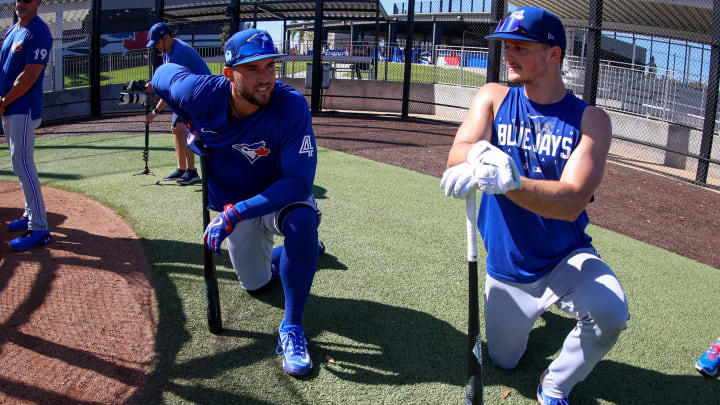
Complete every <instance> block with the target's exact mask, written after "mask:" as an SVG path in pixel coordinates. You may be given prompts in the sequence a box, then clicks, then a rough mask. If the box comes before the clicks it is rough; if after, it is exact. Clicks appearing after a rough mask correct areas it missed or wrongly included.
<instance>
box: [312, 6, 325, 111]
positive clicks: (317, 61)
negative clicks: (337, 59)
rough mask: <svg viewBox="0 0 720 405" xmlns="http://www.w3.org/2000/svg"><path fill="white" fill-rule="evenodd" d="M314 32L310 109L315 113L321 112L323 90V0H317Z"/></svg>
mask: <svg viewBox="0 0 720 405" xmlns="http://www.w3.org/2000/svg"><path fill="white" fill-rule="evenodd" d="M313 32H314V34H313V35H314V36H313V70H312V95H311V96H310V111H311V112H312V113H313V114H314V113H318V112H320V92H321V91H322V87H321V86H322V76H323V70H322V32H323V0H315V28H314V31H313Z"/></svg>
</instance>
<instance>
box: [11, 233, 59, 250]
mask: <svg viewBox="0 0 720 405" xmlns="http://www.w3.org/2000/svg"><path fill="white" fill-rule="evenodd" d="M50 240H51V237H50V231H27V232H25V233H24V234H23V235H22V236H20V237H17V238H15V239H13V240H11V241H10V247H11V248H12V249H13V250H19V251H22V250H28V249H30V248H34V247H35V246H40V245H44V244H46V243H49V242H50Z"/></svg>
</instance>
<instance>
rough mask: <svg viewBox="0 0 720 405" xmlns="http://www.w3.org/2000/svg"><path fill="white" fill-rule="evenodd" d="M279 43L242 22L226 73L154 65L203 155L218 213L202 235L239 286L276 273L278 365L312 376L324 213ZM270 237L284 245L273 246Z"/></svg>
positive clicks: (306, 115) (161, 90)
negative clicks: (310, 327)
mask: <svg viewBox="0 0 720 405" xmlns="http://www.w3.org/2000/svg"><path fill="white" fill-rule="evenodd" d="M277 56H283V54H279V53H277V52H276V50H275V46H274V45H273V41H272V38H271V37H270V35H269V34H268V33H267V32H266V31H262V30H256V29H248V30H244V31H241V32H238V33H236V34H234V35H233V36H232V37H231V38H230V39H229V40H228V42H227V44H226V45H225V65H226V66H225V67H224V68H223V75H222V76H210V75H195V74H193V73H192V72H190V71H189V70H188V69H187V68H185V67H182V66H180V65H176V64H173V63H168V64H165V65H162V66H161V67H159V68H158V69H157V70H156V72H155V75H154V76H153V79H152V83H151V84H152V89H153V91H155V92H156V93H157V94H158V95H159V96H160V97H161V98H162V99H163V100H165V102H166V103H167V105H168V106H169V107H170V108H171V109H172V110H173V112H175V113H176V114H177V115H178V116H179V118H180V120H181V121H183V122H186V123H187V126H188V129H189V134H190V135H188V147H190V148H191V149H192V150H193V151H195V152H196V153H199V154H201V155H204V156H206V158H205V161H206V162H207V168H206V176H207V178H206V181H207V186H208V198H209V202H210V208H211V209H213V210H215V211H220V212H221V213H220V215H218V216H217V217H216V218H215V219H214V220H213V221H211V222H210V224H209V225H208V227H207V229H205V233H204V234H203V240H204V242H205V243H206V244H207V245H208V247H209V248H210V249H212V250H213V251H214V252H216V253H218V254H219V253H220V245H221V243H222V242H223V240H225V239H227V241H228V243H227V249H228V252H229V254H230V260H231V262H232V266H233V268H234V269H235V272H236V273H237V277H238V280H239V281H240V285H241V286H242V287H243V288H244V289H246V290H248V291H253V290H257V289H259V288H261V287H263V286H265V285H266V284H268V283H269V282H270V281H271V280H272V279H273V278H274V277H277V276H279V277H280V280H281V282H282V286H283V290H284V292H285V318H284V319H283V320H282V322H281V323H280V327H279V330H278V332H279V344H278V348H277V350H278V354H283V369H284V370H285V371H286V372H288V373H290V374H293V375H304V374H308V373H309V372H310V371H311V370H312V360H311V359H310V354H309V353H308V350H307V341H306V340H305V332H304V329H303V327H302V320H303V312H304V310H305V303H306V301H307V299H308V296H309V295H310V287H311V286H312V282H313V277H314V274H315V268H316V266H317V261H318V253H319V251H321V250H323V249H324V248H323V247H322V245H321V244H320V243H319V241H318V232H317V227H318V224H319V223H320V211H319V210H318V208H317V205H316V204H315V199H314V198H313V196H312V187H313V180H314V178H315V166H316V164H317V154H316V146H315V135H314V133H313V130H312V122H311V116H310V111H309V109H308V105H307V102H306V101H305V98H304V97H303V96H302V95H301V94H300V93H298V92H297V91H296V90H294V89H293V88H292V87H290V86H287V85H285V84H283V83H281V82H279V81H276V80H275V59H274V58H275V57H277ZM273 235H278V236H284V237H285V240H284V245H283V246H279V247H276V248H274V249H273Z"/></svg>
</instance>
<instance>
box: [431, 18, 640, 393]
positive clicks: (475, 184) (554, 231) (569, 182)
mask: <svg viewBox="0 0 720 405" xmlns="http://www.w3.org/2000/svg"><path fill="white" fill-rule="evenodd" d="M488 38H489V39H502V40H503V41H505V55H504V56H503V59H504V60H505V62H507V66H508V80H509V81H510V82H513V83H517V84H521V85H522V86H521V87H511V88H508V87H505V86H501V85H498V84H496V83H489V84H486V85H485V86H483V87H482V88H481V89H480V90H479V91H478V93H477V95H476V96H475V97H474V99H473V101H472V103H471V105H470V110H469V111H468V114H467V116H466V118H465V121H464V122H463V123H462V125H461V126H460V128H459V129H458V132H457V134H456V136H455V142H454V143H453V146H452V148H451V150H450V154H449V157H448V167H449V169H447V170H446V172H445V174H444V175H443V179H442V183H441V184H442V187H443V188H444V189H445V193H446V194H447V195H453V196H455V197H458V198H461V197H464V196H465V195H466V194H467V193H468V192H469V191H471V190H472V189H473V188H479V189H480V190H481V191H483V196H482V200H481V202H480V209H479V213H478V228H479V231H480V234H481V235H482V239H483V243H484V244H485V249H486V250H487V261H486V267H487V276H486V278H485V330H486V338H487V347H488V353H489V355H490V359H491V360H492V361H493V362H494V363H495V364H497V365H498V366H500V367H502V368H507V369H510V368H514V367H515V366H517V364H518V362H519V361H520V358H521V357H522V356H523V354H524V353H525V350H526V348H527V341H528V337H529V334H530V330H531V329H532V327H533V324H534V323H535V321H536V320H537V319H538V317H539V316H540V314H542V313H543V312H544V311H545V310H547V309H548V308H549V307H550V306H552V305H555V306H557V307H558V308H560V309H561V310H563V311H564V312H566V313H568V314H569V315H571V316H573V317H574V318H576V319H577V323H576V325H575V328H573V329H572V331H570V334H568V336H567V337H566V338H565V342H564V343H563V347H562V351H561V352H560V355H559V356H558V357H557V358H556V359H555V360H554V361H553V362H552V363H550V365H549V366H548V368H547V370H545V371H544V372H543V373H542V376H541V377H540V384H539V386H538V389H537V398H538V402H539V403H540V404H544V405H548V404H552V405H561V404H567V403H568V401H569V399H568V397H569V394H570V390H571V389H572V388H573V387H574V386H575V384H577V383H579V382H580V381H582V380H584V379H585V377H587V376H588V374H590V372H591V371H592V369H593V368H594V367H595V365H596V364H597V363H598V362H599V361H600V360H601V359H602V358H603V356H605V354H606V353H607V352H608V351H609V350H610V349H611V348H612V347H613V345H614V344H615V342H616V341H617V339H618V337H619V335H620V333H621V331H622V330H624V329H625V327H626V320H627V319H628V317H629V315H628V306H627V301H626V298H625V293H624V292H623V289H622V286H621V285H620V282H619V281H618V279H617V277H616V276H615V274H614V273H613V271H612V270H611V269H610V267H609V266H608V265H607V264H606V263H605V262H603V261H602V260H601V259H600V256H599V255H598V253H597V252H596V251H595V249H594V248H593V246H592V244H591V238H590V236H588V235H587V234H586V233H585V227H586V226H587V224H588V215H587V213H586V211H585V207H586V206H587V204H588V203H589V202H590V200H591V199H592V196H593V193H594V192H595V189H596V188H597V187H598V185H599V184H600V181H601V180H602V176H603V171H604V168H605V159H606V157H607V153H608V150H609V148H610V139H611V129H610V119H609V118H608V116H607V114H606V113H605V112H603V111H602V110H600V109H599V108H596V107H593V106H590V105H588V104H587V103H586V102H584V101H583V100H580V99H578V98H577V97H575V96H574V95H572V94H570V93H569V92H568V91H567V90H566V88H565V85H564V84H563V81H562V77H561V74H560V71H561V66H562V61H563V57H564V55H565V42H566V39H565V29H564V28H563V26H562V23H561V21H560V19H559V18H557V17H556V16H555V15H553V14H551V13H549V12H548V11H546V10H543V9H540V8H535V7H521V8H518V9H516V10H515V11H513V13H512V14H511V15H510V16H508V18H506V19H505V20H504V21H503V22H501V24H499V25H498V27H497V29H496V30H495V33H494V34H492V35H489V36H488ZM583 402H589V401H587V400H586V401H583Z"/></svg>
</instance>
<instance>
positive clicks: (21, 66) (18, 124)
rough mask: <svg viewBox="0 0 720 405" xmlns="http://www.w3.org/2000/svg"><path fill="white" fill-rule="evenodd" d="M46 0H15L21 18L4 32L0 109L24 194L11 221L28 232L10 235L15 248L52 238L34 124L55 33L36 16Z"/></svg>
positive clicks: (14, 227) (11, 225)
mask: <svg viewBox="0 0 720 405" xmlns="http://www.w3.org/2000/svg"><path fill="white" fill-rule="evenodd" d="M41 3H42V0H17V1H16V2H15V12H16V13H17V16H18V22H17V23H16V24H15V25H13V26H12V27H11V28H10V29H9V30H8V32H7V33H6V34H5V37H4V38H3V43H2V49H1V50H0V65H1V66H2V70H0V86H2V87H1V88H0V96H2V98H0V114H1V115H2V125H3V131H4V132H5V136H6V137H7V141H8V146H9V148H10V158H11V160H12V167H13V172H14V173H15V175H16V176H17V177H18V179H19V180H20V185H21V186H22V190H23V195H24V197H25V213H24V214H23V216H22V217H21V218H18V219H16V220H14V221H12V222H10V223H9V224H8V228H9V229H10V231H12V232H21V231H24V234H23V235H22V236H20V237H17V238H15V239H13V240H11V241H10V247H11V248H12V249H14V250H27V249H30V248H32V247H35V246H38V245H44V244H46V243H48V242H50V239H51V236H50V231H49V229H48V223H47V213H46V211H45V202H44V199H43V195H42V191H41V189H40V179H39V178H38V173H37V167H36V165H35V158H34V153H35V129H36V128H37V127H38V126H39V125H40V122H41V120H42V107H43V90H42V82H43V76H44V74H45V66H46V65H47V63H48V60H49V57H50V51H51V49H52V41H53V40H52V35H51V34H50V29H49V28H48V26H47V24H45V22H44V21H43V20H42V19H41V18H40V17H38V15H37V14H38V7H40V4H41Z"/></svg>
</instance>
